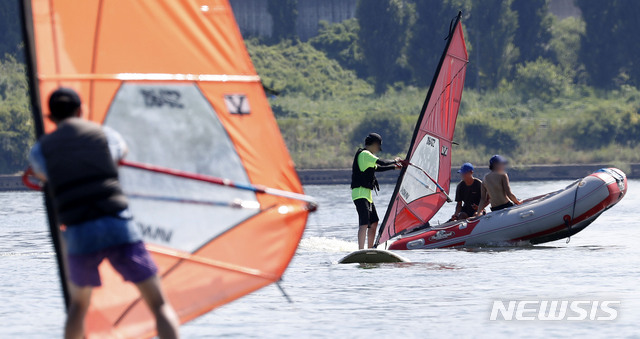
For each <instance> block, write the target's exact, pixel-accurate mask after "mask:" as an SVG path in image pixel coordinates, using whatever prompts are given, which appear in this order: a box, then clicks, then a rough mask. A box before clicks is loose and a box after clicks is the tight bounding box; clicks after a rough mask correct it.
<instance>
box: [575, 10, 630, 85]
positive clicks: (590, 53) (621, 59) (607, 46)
mask: <svg viewBox="0 0 640 339" xmlns="http://www.w3.org/2000/svg"><path fill="white" fill-rule="evenodd" d="M577 5H578V6H579V7H580V10H581V11H582V17H583V19H584V21H585V24H586V31H585V34H584V36H583V37H582V43H581V46H580V60H581V61H582V62H583V63H584V65H585V67H586V71H587V73H588V74H589V78H590V82H591V84H592V85H594V86H596V87H600V88H612V87H616V86H618V85H620V84H623V83H631V84H635V85H639V84H640V70H638V68H639V67H640V61H638V55H639V53H640V42H638V38H637V32H638V27H637V21H638V16H639V15H640V1H633V0H612V1H593V0H578V1H577Z"/></svg>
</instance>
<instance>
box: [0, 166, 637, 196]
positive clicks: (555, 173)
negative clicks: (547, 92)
mask: <svg viewBox="0 0 640 339" xmlns="http://www.w3.org/2000/svg"><path fill="white" fill-rule="evenodd" d="M604 167H611V166H610V165H607V164H591V165H534V166H528V167H514V168H510V169H509V178H510V179H511V181H536V180H538V181H540V180H574V179H579V178H582V177H585V176H587V175H589V174H591V173H593V172H594V171H596V170H598V169H600V168H604ZM628 168H629V169H630V170H627V171H625V172H626V174H627V177H628V178H630V179H639V178H640V164H631V165H629V166H628ZM488 171H489V169H488V168H486V167H478V168H476V176H477V177H480V178H481V177H482V176H484V175H485V174H486V173H487V172H488ZM456 172H457V167H456V168H454V169H452V170H451V175H452V178H453V179H452V181H453V182H456V181H457V180H458V179H457V178H458V174H457V173H456ZM399 173H400V171H387V172H381V173H378V174H377V176H378V181H380V183H382V184H394V183H395V182H396V180H397V179H398V174H399ZM298 175H299V176H300V180H302V183H303V184H305V185H346V184H349V183H350V182H351V169H302V170H298ZM26 190H27V188H26V187H24V186H23V185H22V180H21V178H20V176H19V175H0V191H26Z"/></svg>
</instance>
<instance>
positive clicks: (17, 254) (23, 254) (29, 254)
mask: <svg viewBox="0 0 640 339" xmlns="http://www.w3.org/2000/svg"><path fill="white" fill-rule="evenodd" d="M55 254H56V253H55V252H0V257H35V256H54V255H55Z"/></svg>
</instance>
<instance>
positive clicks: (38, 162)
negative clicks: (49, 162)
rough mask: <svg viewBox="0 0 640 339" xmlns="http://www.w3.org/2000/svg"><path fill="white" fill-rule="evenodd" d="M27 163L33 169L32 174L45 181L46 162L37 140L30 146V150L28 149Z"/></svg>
mask: <svg viewBox="0 0 640 339" xmlns="http://www.w3.org/2000/svg"><path fill="white" fill-rule="evenodd" d="M29 165H30V166H31V169H32V170H33V175H34V176H35V177H36V178H38V180H40V181H42V182H46V181H47V167H46V162H45V159H44V155H43V154H42V148H41V147H40V143H39V142H36V144H35V145H33V147H32V148H31V151H29Z"/></svg>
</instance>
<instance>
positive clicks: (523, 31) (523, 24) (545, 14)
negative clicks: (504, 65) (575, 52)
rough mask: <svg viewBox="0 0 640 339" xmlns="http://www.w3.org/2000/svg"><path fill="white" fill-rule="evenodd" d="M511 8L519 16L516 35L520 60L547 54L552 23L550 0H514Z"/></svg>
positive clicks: (531, 59)
mask: <svg viewBox="0 0 640 339" xmlns="http://www.w3.org/2000/svg"><path fill="white" fill-rule="evenodd" d="M511 9H512V10H514V11H515V12H516V15H517V16H518V28H517V29H516V32H515V37H514V44H515V46H516V47H517V48H518V51H519V58H518V61H519V62H525V61H535V60H537V59H538V58H539V57H544V56H546V54H547V53H546V52H547V50H548V46H549V40H550V39H551V23H552V16H551V14H550V13H549V0H513V3H512V4H511Z"/></svg>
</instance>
